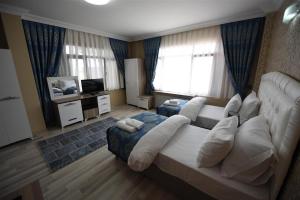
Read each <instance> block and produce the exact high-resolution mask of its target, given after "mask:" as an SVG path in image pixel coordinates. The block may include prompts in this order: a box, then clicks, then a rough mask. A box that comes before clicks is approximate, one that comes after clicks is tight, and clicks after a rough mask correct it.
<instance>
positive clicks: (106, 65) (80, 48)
mask: <svg viewBox="0 0 300 200" xmlns="http://www.w3.org/2000/svg"><path fill="white" fill-rule="evenodd" d="M59 73H60V75H61V76H78V79H79V86H80V90H81V80H83V79H97V78H103V80H104V86H105V89H107V90H114V89H119V88H122V87H124V83H123V77H122V76H121V74H120V73H119V71H118V68H117V62H116V60H115V58H114V55H113V52H112V50H111V47H110V44H109V39H108V38H104V37H101V36H97V35H93V34H89V33H83V32H78V31H74V30H69V29H68V30H67V31H66V36H65V46H64V53H63V62H62V66H61V67H60V72H59Z"/></svg>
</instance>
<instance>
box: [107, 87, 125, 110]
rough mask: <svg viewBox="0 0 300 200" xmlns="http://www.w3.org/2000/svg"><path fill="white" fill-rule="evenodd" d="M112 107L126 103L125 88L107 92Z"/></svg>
mask: <svg viewBox="0 0 300 200" xmlns="http://www.w3.org/2000/svg"><path fill="white" fill-rule="evenodd" d="M109 94H110V103H111V106H112V107H116V106H120V105H124V104H125V103H126V93H125V89H119V90H113V91H110V92H109Z"/></svg>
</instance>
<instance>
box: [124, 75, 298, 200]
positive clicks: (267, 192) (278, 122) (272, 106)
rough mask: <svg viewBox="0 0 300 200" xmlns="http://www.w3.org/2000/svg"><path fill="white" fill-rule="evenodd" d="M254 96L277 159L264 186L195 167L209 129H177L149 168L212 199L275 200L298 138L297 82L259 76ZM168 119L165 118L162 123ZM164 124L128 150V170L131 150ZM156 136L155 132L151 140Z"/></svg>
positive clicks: (133, 151)
mask: <svg viewBox="0 0 300 200" xmlns="http://www.w3.org/2000/svg"><path fill="white" fill-rule="evenodd" d="M258 97H259V99H260V101H261V107H260V111H259V112H260V114H262V115H264V116H265V117H266V119H267V121H268V124H269V126H270V134H271V137H272V143H273V144H274V146H275V147H276V150H277V155H278V159H279V161H278V163H277V165H276V169H275V173H274V175H273V177H272V178H271V179H270V180H269V181H268V182H267V183H266V184H264V185H260V186H251V185H248V184H244V183H241V182H239V181H235V180H233V179H227V178H224V177H222V176H221V175H220V173H219V166H218V165H217V166H215V167H213V168H198V167H197V165H196V157H197V153H198V150H199V146H200V143H201V142H202V141H203V139H204V138H205V137H206V136H207V134H208V132H209V130H208V129H204V128H200V127H196V126H192V125H189V124H183V125H182V126H180V128H179V129H176V131H175V132H174V134H173V135H172V136H171V137H170V140H168V142H167V143H162V145H163V146H162V148H161V149H160V151H159V152H158V153H157V154H155V157H154V159H153V162H152V165H153V166H156V167H157V168H159V169H160V170H161V171H163V172H164V173H166V174H168V175H170V176H172V177H177V178H178V179H180V180H182V181H183V182H185V183H187V184H188V185H190V186H191V187H193V188H196V189H197V190H199V191H201V192H203V193H205V194H208V195H209V196H211V197H213V198H216V199H259V200H267V199H272V200H273V199H276V197H277V195H278V193H279V191H280V188H281V186H282V184H283V181H284V179H285V176H286V174H287V171H288V168H289V165H290V162H291V159H292V155H293V153H294V151H295V148H296V146H297V143H298V140H299V136H300V83H299V82H297V81H295V80H293V79H292V78H290V77H288V76H286V75H284V74H282V73H279V72H271V73H268V74H265V75H263V77H262V79H261V83H260V87H259V92H258ZM178 117H179V115H178ZM168 120H169V118H168V119H166V121H165V122H167V121H168ZM165 122H164V123H159V125H157V126H154V127H153V128H152V129H151V130H149V132H148V134H143V136H144V137H140V140H139V141H138V142H135V143H136V146H134V148H133V149H132V148H131V149H132V152H131V153H130V157H129V159H128V161H129V162H128V165H129V166H130V167H131V165H130V158H131V155H132V154H136V151H135V149H138V150H139V148H136V147H137V146H139V144H140V143H141V144H143V143H142V142H141V141H145V138H147V139H148V138H149V137H148V136H150V135H152V136H153V130H154V129H156V128H157V127H160V126H161V125H163V124H165ZM166 130H170V129H166ZM150 132H151V134H150ZM158 133H159V132H158ZM168 134H169V133H168ZM157 135H158V134H157V133H156V135H155V137H157ZM158 143H160V141H159V140H158ZM146 144H147V143H146ZM143 145H145V143H144V144H143ZM155 146H157V144H155ZM146 151H147V148H146ZM142 153H143V152H142V151H141V154H142ZM139 157H143V156H141V155H139ZM131 168H132V167H131ZM132 169H133V168H132Z"/></svg>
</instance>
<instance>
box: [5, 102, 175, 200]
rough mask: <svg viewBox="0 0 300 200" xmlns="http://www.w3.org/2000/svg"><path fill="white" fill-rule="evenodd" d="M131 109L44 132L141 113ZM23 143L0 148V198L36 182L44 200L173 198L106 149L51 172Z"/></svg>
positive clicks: (33, 143)
mask: <svg viewBox="0 0 300 200" xmlns="http://www.w3.org/2000/svg"><path fill="white" fill-rule="evenodd" d="M142 111H143V110H140V109H138V108H135V107H131V106H121V107H118V108H116V109H114V110H113V111H112V112H111V113H109V114H106V115H104V116H103V117H101V118H100V119H94V120H90V121H88V122H85V123H79V124H76V125H73V126H70V127H67V128H65V129H64V130H63V131H62V130H61V129H54V130H51V131H47V132H45V133H44V135H45V134H46V135H47V136H46V137H51V136H54V135H57V134H61V133H62V132H66V131H69V130H73V129H76V128H79V127H81V126H84V125H87V124H89V123H93V122H95V121H97V120H101V119H103V118H106V117H115V118H124V117H127V116H131V115H134V114H137V113H140V112H142ZM46 137H43V138H39V139H36V140H33V141H31V140H30V141H23V142H20V143H17V144H14V145H11V146H8V147H4V148H2V149H0V163H1V165H0V199H3V198H4V197H7V195H9V196H11V194H13V193H14V192H15V191H17V190H19V189H20V188H22V187H24V186H26V185H27V184H29V183H32V182H34V181H36V180H38V181H39V183H40V186H41V189H42V193H43V196H44V198H45V199H55V200H59V199H72V200H74V199H87V200H88V199H141V200H142V199H163V200H168V199H177V198H176V197H175V195H173V194H172V193H170V192H169V191H167V190H165V189H164V188H162V187H161V186H160V185H159V184H157V183H156V182H154V181H152V180H149V179H148V178H146V177H144V176H143V175H141V174H139V173H135V172H133V171H131V170H130V169H129V168H128V167H127V165H126V164H125V163H123V162H122V161H120V160H116V159H115V157H114V155H113V154H112V153H110V152H109V151H108V150H107V146H104V147H102V148H101V149H98V150H97V151H94V152H92V153H90V154H89V155H87V156H85V157H83V158H81V159H79V160H77V161H75V162H73V163H72V164H70V165H68V166H66V167H64V168H63V169H60V170H58V171H56V172H55V173H51V172H50V170H49V168H48V167H47V164H46V162H45V161H44V160H43V158H42V156H41V153H40V151H39V149H38V148H37V145H36V142H37V141H38V140H40V139H45V138H46Z"/></svg>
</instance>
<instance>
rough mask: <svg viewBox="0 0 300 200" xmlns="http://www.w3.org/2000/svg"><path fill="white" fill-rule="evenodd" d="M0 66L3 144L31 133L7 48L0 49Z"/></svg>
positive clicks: (0, 118)
mask: <svg viewBox="0 0 300 200" xmlns="http://www.w3.org/2000/svg"><path fill="white" fill-rule="evenodd" d="M0 66H1V68H0V69H1V71H0V113H1V115H0V126H1V127H2V128H1V129H0V131H1V133H0V137H1V138H0V139H1V142H0V145H1V146H3V145H5V143H6V144H9V143H13V142H16V141H18V140H22V139H25V138H30V137H32V133H31V129H30V125H29V121H28V118H27V114H26V111H25V106H24V103H23V100H22V95H21V92H20V88H19V83H18V80H17V74H16V71H15V65H14V62H13V59H12V56H11V53H10V51H9V50H6V49H0ZM2 137H3V138H2ZM2 141H6V142H2Z"/></svg>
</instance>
